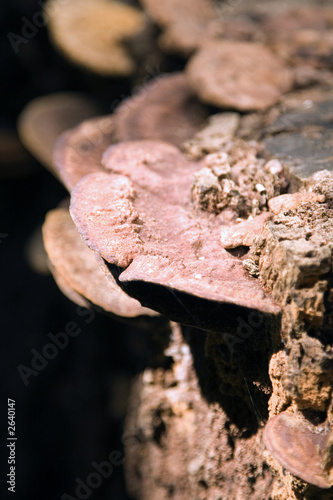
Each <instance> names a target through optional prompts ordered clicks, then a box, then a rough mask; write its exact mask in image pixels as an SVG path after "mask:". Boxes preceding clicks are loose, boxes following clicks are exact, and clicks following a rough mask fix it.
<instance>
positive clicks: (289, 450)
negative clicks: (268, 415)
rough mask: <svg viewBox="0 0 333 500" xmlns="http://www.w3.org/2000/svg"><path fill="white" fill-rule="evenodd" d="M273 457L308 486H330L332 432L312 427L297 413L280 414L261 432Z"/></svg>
mask: <svg viewBox="0 0 333 500" xmlns="http://www.w3.org/2000/svg"><path fill="white" fill-rule="evenodd" d="M263 441H264V444H265V446H266V448H267V449H268V451H269V452H270V453H271V454H272V456H273V457H274V458H275V459H276V460H277V461H278V462H279V463H280V464H281V465H282V466H283V467H284V468H285V469H287V470H288V471H289V472H291V473H292V474H294V475H295V476H297V477H300V478H301V479H303V480H304V481H306V482H307V483H310V484H313V485H315V486H318V487H319V488H323V489H328V488H330V487H331V486H333V433H332V430H331V428H330V427H329V426H325V425H318V426H315V425H313V424H311V423H310V422H309V421H307V420H306V419H305V418H304V417H302V416H301V415H299V414H293V413H289V412H282V413H280V414H279V415H277V416H275V417H273V418H272V419H271V420H270V421H269V422H268V423H267V424H266V427H265V429H264V433H263Z"/></svg>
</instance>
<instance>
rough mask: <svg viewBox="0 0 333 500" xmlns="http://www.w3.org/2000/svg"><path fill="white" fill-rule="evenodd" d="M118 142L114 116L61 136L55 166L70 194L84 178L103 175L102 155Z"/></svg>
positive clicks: (56, 151)
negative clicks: (97, 173) (101, 173)
mask: <svg viewBox="0 0 333 500" xmlns="http://www.w3.org/2000/svg"><path fill="white" fill-rule="evenodd" d="M115 141H116V139H115V127H114V120H113V117H112V115H106V116H100V117H97V118H92V119H91V120H87V121H85V122H83V123H81V124H80V125H78V126H77V127H75V128H73V129H72V130H67V131H66V132H64V133H63V134H61V135H60V137H59V138H58V140H57V142H56V144H55V147H54V165H55V168H56V171H57V173H58V176H59V177H60V179H61V181H62V182H63V184H64V185H65V186H66V188H67V189H68V191H71V190H72V189H73V187H74V186H75V184H76V183H77V182H78V181H79V180H80V179H81V178H82V177H84V176H85V175H87V174H91V173H93V172H100V171H103V166H102V164H101V160H102V155H103V152H104V151H105V149H106V148H107V147H108V146H110V144H112V143H114V142H115Z"/></svg>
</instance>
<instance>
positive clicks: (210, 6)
mask: <svg viewBox="0 0 333 500" xmlns="http://www.w3.org/2000/svg"><path fill="white" fill-rule="evenodd" d="M140 2H141V4H142V6H143V7H144V9H145V11H146V12H147V14H148V16H149V17H150V18H151V19H152V20H153V21H154V22H156V24H157V25H158V26H159V27H160V28H161V29H162V34H161V35H160V38H159V43H160V46H161V47H162V48H163V49H164V50H166V51H167V52H171V53H175V54H180V55H183V56H189V55H190V54H191V53H192V52H194V50H196V49H197V48H198V47H199V46H200V45H201V44H202V41H203V39H204V38H207V37H209V36H213V35H214V34H217V33H220V32H221V27H220V26H219V22H218V15H217V9H216V7H215V6H214V2H213V1H212V0H192V1H191V2H184V1H183V0H169V1H168V2H161V1H159V0H140Z"/></svg>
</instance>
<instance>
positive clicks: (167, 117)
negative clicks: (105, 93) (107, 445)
mask: <svg viewBox="0 0 333 500" xmlns="http://www.w3.org/2000/svg"><path fill="white" fill-rule="evenodd" d="M207 116H208V111H207V109H206V108H205V107H204V106H203V105H202V104H201V103H200V102H199V101H198V100H197V99H196V97H195V96H194V94H193V92H192V90H191V89H190V87H189V85H188V83H187V81H186V77H185V75H184V74H183V73H172V74H166V75H161V76H159V77H157V78H155V79H154V80H152V81H150V82H149V83H148V84H147V85H145V86H144V87H143V88H142V89H141V90H140V92H139V93H138V94H136V95H134V96H133V97H130V98H129V99H126V100H125V101H123V102H122V103H121V104H120V105H119V106H118V108H117V109H116V111H115V126H116V134H117V139H118V140H119V141H137V140H140V139H150V140H161V141H166V142H169V143H170V144H174V145H175V146H180V145H181V144H182V143H183V142H184V141H186V140H187V139H190V138H191V137H193V135H194V134H195V133H196V132H197V131H198V130H199V129H200V128H201V127H202V126H203V124H204V122H205V120H206V118H207Z"/></svg>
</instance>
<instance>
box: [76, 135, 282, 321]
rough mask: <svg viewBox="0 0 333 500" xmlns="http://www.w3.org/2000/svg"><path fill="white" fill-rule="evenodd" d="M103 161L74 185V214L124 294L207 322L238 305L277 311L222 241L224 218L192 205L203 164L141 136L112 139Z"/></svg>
mask: <svg viewBox="0 0 333 500" xmlns="http://www.w3.org/2000/svg"><path fill="white" fill-rule="evenodd" d="M104 166H105V168H107V169H109V171H110V174H102V173H100V174H91V175H89V176H86V177H84V178H83V179H82V180H81V181H80V182H79V183H78V184H77V185H76V187H75V188H74V190H73V192H72V199H71V214H72V217H73V220H74V222H75V224H76V225H77V227H78V229H79V231H80V233H81V235H82V237H83V238H84V240H85V241H86V243H87V245H88V246H89V247H91V248H92V249H94V250H95V251H97V252H98V253H99V254H100V255H101V256H102V257H103V258H104V259H105V260H106V261H107V262H108V263H109V268H110V270H111V272H113V274H114V275H115V276H116V277H117V279H118V282H119V284H120V285H121V286H122V287H123V288H124V290H125V291H126V292H127V293H128V294H129V295H132V296H134V297H136V298H137V299H138V300H140V302H141V303H142V304H143V305H145V306H147V307H152V308H154V309H156V310H158V311H159V312H161V313H163V314H166V315H168V316H169V317H171V318H172V319H176V320H181V321H183V322H187V323H189V324H194V325H197V326H201V327H209V328H212V329H216V328H219V327H220V322H221V314H225V315H226V316H225V317H228V315H230V317H235V311H236V310H238V311H239V312H240V313H241V312H242V311H243V312H245V311H246V309H257V310H259V311H262V312H263V313H268V314H278V313H279V311H280V309H279V307H277V306H276V305H275V303H274V302H273V301H272V300H271V298H270V297H269V296H268V295H266V294H265V293H263V291H262V289H261V287H260V285H259V284H258V282H257V280H255V279H253V278H251V277H249V276H248V274H247V273H246V272H245V270H244V269H243V265H242V261H241V260H240V259H238V258H236V257H234V256H232V255H230V253H228V252H227V251H226V250H224V249H223V248H222V246H221V243H220V231H221V219H220V218H219V217H218V216H214V215H212V214H209V213H207V212H202V211H198V210H197V209H195V208H194V207H193V204H192V200H191V189H190V188H191V184H192V182H193V176H194V174H195V172H197V171H198V170H199V169H200V168H201V167H202V163H196V162H190V161H188V160H187V159H186V158H185V157H184V156H183V155H182V154H181V153H180V152H179V150H178V149H177V148H175V147H173V146H171V145H169V144H166V143H163V142H157V141H156V142H153V141H139V142H132V143H122V144H119V145H115V146H111V147H110V148H109V149H108V150H107V151H106V152H105V154H104ZM237 306H238V307H237ZM207 311H210V313H211V314H208V313H207Z"/></svg>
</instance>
